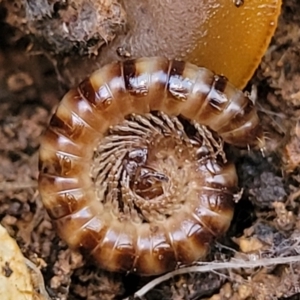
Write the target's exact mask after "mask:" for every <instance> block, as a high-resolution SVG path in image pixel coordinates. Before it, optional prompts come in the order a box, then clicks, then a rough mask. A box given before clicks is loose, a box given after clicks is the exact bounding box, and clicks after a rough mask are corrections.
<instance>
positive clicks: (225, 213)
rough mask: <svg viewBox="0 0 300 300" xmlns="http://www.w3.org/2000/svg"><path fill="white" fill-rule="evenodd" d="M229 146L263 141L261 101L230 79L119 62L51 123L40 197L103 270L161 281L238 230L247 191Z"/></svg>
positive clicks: (150, 61)
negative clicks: (240, 202)
mask: <svg viewBox="0 0 300 300" xmlns="http://www.w3.org/2000/svg"><path fill="white" fill-rule="evenodd" d="M223 140H224V141H225V142H227V143H229V144H233V145H236V146H240V147H247V146H253V147H254V146H257V147H262V146H263V136H262V130H261V128H260V126H259V119H258V116H257V112H256V109H255V107H254V105H253V103H252V101H251V100H250V99H249V98H248V96H247V95H245V94H244V93H243V92H242V91H240V90H237V89H236V88H234V87H233V86H232V85H231V84H230V83H229V82H227V80H226V78H224V77H222V76H218V75H215V74H214V73H213V72H211V71H209V70H207V69H205V68H199V67H197V66H195V65H192V64H189V63H185V62H183V61H176V60H172V61H169V60H167V59H165V58H159V57H155V58H141V59H137V60H131V61H126V62H123V63H122V62H116V63H112V64H109V65H107V66H105V67H103V68H101V69H100V70H98V71H96V72H95V73H93V74H92V75H91V76H90V77H89V78H88V79H86V80H84V81H83V82H82V83H81V84H80V85H79V87H78V88H77V89H73V90H71V91H69V92H68V93H67V94H66V95H65V97H64V98H63V100H62V101H61V103H60V105H59V106H58V108H57V111H56V113H55V114H54V116H53V117H52V119H51V121H50V126H49V128H48V129H47V130H46V132H45V135H44V137H43V139H42V142H41V148H40V165H39V169H40V176H39V189H40V193H41V197H42V200H43V203H44V205H45V207H46V209H47V211H48V213H49V215H50V216H51V218H52V219H53V221H54V223H55V225H56V227H57V230H58V233H59V235H60V236H61V237H62V239H64V240H65V241H66V242H67V243H68V244H69V246H70V247H73V248H79V249H83V250H86V251H87V252H89V253H90V254H91V255H92V256H93V257H94V259H95V260H96V261H97V263H98V264H99V266H100V267H102V268H104V269H107V270H110V271H120V272H123V271H124V272H127V271H129V272H136V273H138V274H140V275H145V276H147V275H156V274H161V273H164V272H166V271H169V270H172V269H174V268H175V267H176V266H177V265H178V264H189V263H192V262H193V261H196V260H198V259H200V258H203V257H204V256H205V255H206V254H207V251H208V249H209V246H210V244H211V243H212V241H213V240H214V238H216V237H218V236H220V235H222V234H224V233H225V232H226V230H227V229H228V227H229V225H230V222H231V219H232V216H233V209H234V201H235V200H236V199H235V198H237V197H238V193H239V190H238V186H237V185H238V184H237V175H236V170H235V167H234V165H233V164H232V163H229V162H227V161H226V157H225V153H224V151H223ZM86 251H85V252H86Z"/></svg>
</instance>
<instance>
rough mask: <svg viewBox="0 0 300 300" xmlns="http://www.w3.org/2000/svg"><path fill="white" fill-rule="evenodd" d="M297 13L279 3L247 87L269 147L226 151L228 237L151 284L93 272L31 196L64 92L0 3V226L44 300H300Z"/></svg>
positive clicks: (49, 63) (294, 3)
mask: <svg viewBox="0 0 300 300" xmlns="http://www.w3.org/2000/svg"><path fill="white" fill-rule="evenodd" d="M0 2H1V1H0ZM297 11H300V2H299V1H298V0H286V1H284V3H283V8H282V14H281V17H280V21H279V25H278V29H277V31H276V34H275V36H274V38H273V40H272V43H271V45H270V47H269V49H268V51H267V53H266V54H265V57H264V58H263V61H262V63H261V65H260V67H259V68H258V70H257V72H256V74H255V75H254V77H253V78H252V80H251V82H250V83H249V85H248V87H247V89H248V90H250V89H252V91H254V94H256V93H255V92H256V91H257V94H256V98H257V105H258V108H259V111H260V117H261V119H262V124H263V127H264V130H265V132H266V135H267V137H268V140H267V145H266V149H265V151H264V153H261V152H258V151H252V150H250V151H240V150H237V149H233V150H231V154H232V157H233V159H234V160H235V161H236V165H237V169H238V173H239V178H240V186H241V187H243V190H244V192H243V196H242V199H241V200H240V201H239V203H238V204H237V207H236V213H235V217H234V220H233V222H232V226H231V228H230V230H229V232H228V234H227V235H226V237H224V239H222V240H220V241H218V243H216V245H215V246H214V247H213V248H212V251H211V254H210V256H209V257H208V261H212V262H213V263H212V264H208V266H209V269H207V268H206V266H207V265H205V264H198V265H196V267H197V269H192V268H187V269H185V272H183V273H184V274H177V273H176V271H175V272H174V273H173V274H171V275H174V276H171V279H168V278H167V280H165V278H163V277H162V278H160V279H159V284H156V282H151V280H152V279H153V278H146V279H145V278H140V277H137V276H134V275H126V274H125V275H121V274H112V273H109V272H105V271H103V270H100V269H98V268H97V267H96V266H94V265H93V264H92V263H91V262H90V261H88V260H87V259H86V258H85V256H83V255H81V254H79V253H77V252H74V251H71V250H70V249H69V248H68V247H67V245H66V244H65V243H64V242H63V241H62V240H60V239H59V237H58V236H57V235H56V233H55V231H54V229H53V227H52V224H51V220H50V218H49V216H48V215H47V213H46V211H45V209H44V208H43V206H42V203H41V200H40V196H39V193H38V190H37V177H38V150H39V141H40V136H41V135H42V133H43V131H44V129H45V128H46V126H47V124H48V121H49V118H50V116H51V114H52V113H53V112H54V109H55V107H56V105H57V104H58V102H59V100H60V99H61V97H62V96H63V94H64V93H65V92H66V91H67V88H68V86H66V85H64V83H63V80H61V78H60V76H59V74H58V73H57V68H56V65H55V60H53V59H52V58H51V56H49V55H47V54H46V52H41V51H34V50H33V45H32V43H31V40H30V39H28V37H27V36H24V35H23V34H21V33H19V32H18V31H17V30H16V29H15V28H13V27H11V26H10V25H8V24H7V23H6V21H5V19H6V12H5V9H4V7H3V6H2V5H1V3H0V41H1V42H0V141H1V142H0V170H1V171H0V204H1V205H0V222H1V224H2V225H3V226H4V227H5V228H7V230H8V232H9V233H10V235H11V236H13V237H14V238H15V239H16V241H17V243H18V245H19V246H20V248H21V250H22V252H23V254H24V256H25V257H27V258H29V259H30V260H31V261H33V262H34V263H35V264H36V265H37V266H38V267H39V268H40V270H41V272H42V274H43V277H44V281H45V287H46V290H47V292H48V294H49V296H50V297H51V299H89V300H93V299H103V300H106V299H107V300H108V299H125V298H126V297H128V299H134V293H135V292H137V291H138V290H139V289H140V288H142V287H143V286H145V284H147V283H148V282H150V286H147V287H148V289H147V290H142V291H140V292H138V293H137V294H136V296H135V298H136V299H139V296H140V298H143V299H149V300H154V299H210V300H221V299H233V300H235V299H236V300H238V299H300V284H299V282H300V256H299V254H300V189H299V185H300V172H299V170H300V168H299V164H300V67H299V66H300V46H299V45H300V44H299V40H300V14H296V13H295V12H297ZM287 258H289V260H288V259H287ZM218 263H220V265H219V266H221V267H218ZM208 270H210V271H208Z"/></svg>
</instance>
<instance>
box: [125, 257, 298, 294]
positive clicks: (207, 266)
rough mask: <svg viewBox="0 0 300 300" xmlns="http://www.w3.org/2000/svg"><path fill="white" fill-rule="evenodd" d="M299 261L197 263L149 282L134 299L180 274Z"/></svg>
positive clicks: (262, 260)
mask: <svg viewBox="0 0 300 300" xmlns="http://www.w3.org/2000/svg"><path fill="white" fill-rule="evenodd" d="M299 261H300V255H297V256H290V257H275V258H262V259H258V260H255V261H243V260H240V259H239V260H237V259H231V260H230V261H229V262H209V263H208V262H203V263H198V265H197V266H192V267H186V268H182V269H177V270H175V271H172V272H170V273H167V274H165V275H163V276H160V277H158V278H156V279H154V280H152V281H150V282H149V283H148V284H146V285H145V286H144V287H142V288H141V289H140V290H138V291H137V292H136V293H135V294H134V298H135V299H142V298H143V296H144V295H145V294H147V293H148V292H149V291H150V290H151V289H153V288H154V287H155V286H157V285H159V284H161V283H162V282H164V281H167V280H169V279H171V278H172V277H174V276H177V275H181V274H187V273H201V272H209V271H213V270H220V269H238V268H256V267H265V266H270V265H280V264H290V263H295V262H299ZM199 264H200V265H199ZM127 299H129V298H127ZM124 300H126V299H124Z"/></svg>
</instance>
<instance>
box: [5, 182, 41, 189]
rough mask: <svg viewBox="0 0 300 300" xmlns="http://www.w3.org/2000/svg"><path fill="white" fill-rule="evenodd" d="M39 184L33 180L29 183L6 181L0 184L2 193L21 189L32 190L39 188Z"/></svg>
mask: <svg viewBox="0 0 300 300" xmlns="http://www.w3.org/2000/svg"><path fill="white" fill-rule="evenodd" d="M37 186H38V184H37V181H36V180H31V181H27V182H22V181H11V182H10V181H4V182H0V191H11V190H20V189H31V188H37Z"/></svg>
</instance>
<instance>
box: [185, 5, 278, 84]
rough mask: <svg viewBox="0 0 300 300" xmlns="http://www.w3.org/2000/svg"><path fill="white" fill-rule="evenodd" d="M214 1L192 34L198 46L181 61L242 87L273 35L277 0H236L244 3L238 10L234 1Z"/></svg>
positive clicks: (276, 15)
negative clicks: (226, 78)
mask: <svg viewBox="0 0 300 300" xmlns="http://www.w3.org/2000/svg"><path fill="white" fill-rule="evenodd" d="M208 2H210V1H208ZM214 2H218V4H215V6H214V8H213V12H211V16H210V17H209V18H208V20H207V21H206V22H203V23H202V24H201V25H199V27H200V28H199V31H198V33H197V34H196V35H195V36H196V37H195V39H196V40H198V43H197V45H195V48H194V49H193V50H192V51H191V53H188V54H187V55H186V57H185V59H187V60H189V61H190V62H193V63H195V64H197V65H199V64H201V65H204V66H205V67H207V68H209V69H211V70H214V71H215V72H216V73H219V74H224V75H226V76H227V77H228V78H230V81H231V82H232V83H233V84H235V86H236V87H239V88H243V87H244V86H245V85H246V83H247V82H248V80H249V79H250V77H251V76H252V75H253V73H254V71H255V69H256V68H257V66H258V64H259V63H260V61H261V58H262V56H263V55H264V53H265V51H266V49H267V47H268V45H269V42H270V40H271V38H272V36H273V34H274V31H275V29H276V25H277V19H278V15H279V13H280V7H281V0H241V1H239V0H236V2H244V3H243V4H242V5H241V6H239V7H238V6H236V5H234V3H233V2H234V0H222V1H220V0H219V1H214ZM203 32H205V33H206V35H205V36H202V34H203ZM197 35H198V36H197Z"/></svg>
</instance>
